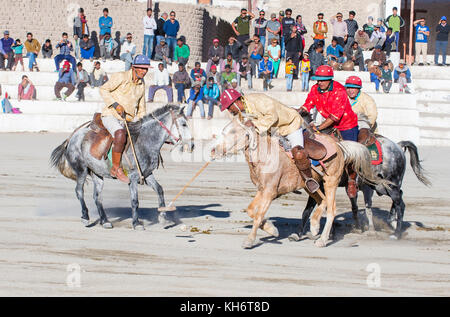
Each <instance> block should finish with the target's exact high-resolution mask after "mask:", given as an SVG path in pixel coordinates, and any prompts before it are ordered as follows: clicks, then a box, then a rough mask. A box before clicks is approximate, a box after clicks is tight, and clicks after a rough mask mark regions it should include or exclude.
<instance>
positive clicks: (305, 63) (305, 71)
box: [300, 53, 311, 91]
mask: <svg viewBox="0 0 450 317" xmlns="http://www.w3.org/2000/svg"><path fill="white" fill-rule="evenodd" d="M300 71H301V74H302V91H308V90H309V73H310V72H311V62H310V61H309V54H308V53H304V54H303V59H302V64H301V67H300Z"/></svg>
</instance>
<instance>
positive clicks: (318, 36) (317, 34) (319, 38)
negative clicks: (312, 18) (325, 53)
mask: <svg viewBox="0 0 450 317" xmlns="http://www.w3.org/2000/svg"><path fill="white" fill-rule="evenodd" d="M313 32H314V37H313V39H314V44H317V43H318V42H322V44H323V45H322V47H323V46H325V39H326V38H327V33H328V24H327V22H325V21H324V20H323V13H319V14H318V15H317V21H316V22H314V25H313Z"/></svg>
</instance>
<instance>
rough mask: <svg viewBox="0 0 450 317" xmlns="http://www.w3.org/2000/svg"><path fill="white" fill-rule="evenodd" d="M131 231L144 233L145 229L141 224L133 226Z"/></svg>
mask: <svg viewBox="0 0 450 317" xmlns="http://www.w3.org/2000/svg"><path fill="white" fill-rule="evenodd" d="M133 229H134V230H136V231H144V230H145V227H144V225H142V224H138V225H136V226H133Z"/></svg>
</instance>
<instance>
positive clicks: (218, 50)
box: [206, 38, 225, 72]
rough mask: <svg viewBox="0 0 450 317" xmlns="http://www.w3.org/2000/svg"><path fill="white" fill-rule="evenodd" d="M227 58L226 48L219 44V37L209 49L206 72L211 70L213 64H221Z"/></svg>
mask: <svg viewBox="0 0 450 317" xmlns="http://www.w3.org/2000/svg"><path fill="white" fill-rule="evenodd" d="M224 58H225V49H224V48H223V47H222V46H220V45H219V39H218V38H215V39H214V40H213V45H212V46H211V47H210V48H209V50H208V63H207V64H206V72H209V69H210V68H211V65H216V66H220V64H221V63H222V61H223V59H224Z"/></svg>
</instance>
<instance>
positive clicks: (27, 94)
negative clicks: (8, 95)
mask: <svg viewBox="0 0 450 317" xmlns="http://www.w3.org/2000/svg"><path fill="white" fill-rule="evenodd" d="M17 99H18V100H19V101H21V100H36V87H34V85H33V83H32V82H31V81H30V80H29V79H28V76H26V75H23V76H22V81H21V83H20V84H19V89H18V93H17Z"/></svg>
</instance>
